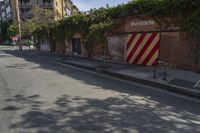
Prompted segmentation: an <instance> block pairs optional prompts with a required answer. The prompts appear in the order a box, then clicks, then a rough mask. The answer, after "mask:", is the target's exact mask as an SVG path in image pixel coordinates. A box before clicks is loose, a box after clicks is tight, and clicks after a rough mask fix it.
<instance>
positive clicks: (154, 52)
mask: <svg viewBox="0 0 200 133" xmlns="http://www.w3.org/2000/svg"><path fill="white" fill-rule="evenodd" d="M128 39H129V40H128V43H127V62H128V63H130V64H140V65H147V66H152V65H154V64H155V63H156V61H157V59H158V56H159V47H160V33H135V34H132V35H130V36H129V38H128Z"/></svg>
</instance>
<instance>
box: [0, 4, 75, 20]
mask: <svg viewBox="0 0 200 133" xmlns="http://www.w3.org/2000/svg"><path fill="white" fill-rule="evenodd" d="M16 5H17V4H16V0H3V2H1V4H0V16H1V20H2V21H11V20H16V18H17V17H16V16H17V6H16ZM34 5H37V6H39V7H41V8H45V9H50V10H54V11H57V12H58V13H59V17H55V19H57V20H58V19H61V18H63V17H66V16H70V15H72V14H74V13H77V12H79V9H78V8H77V7H76V6H75V5H74V4H73V2H72V1H71V0H19V7H18V8H19V12H20V17H21V19H30V18H31V17H32V16H33V13H32V9H33V6H34Z"/></svg>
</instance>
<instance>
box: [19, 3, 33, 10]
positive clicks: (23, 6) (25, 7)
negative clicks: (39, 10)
mask: <svg viewBox="0 0 200 133" xmlns="http://www.w3.org/2000/svg"><path fill="white" fill-rule="evenodd" d="M19 8H21V9H22V8H23V9H27V8H32V4H31V3H26V4H25V3H23V4H19Z"/></svg>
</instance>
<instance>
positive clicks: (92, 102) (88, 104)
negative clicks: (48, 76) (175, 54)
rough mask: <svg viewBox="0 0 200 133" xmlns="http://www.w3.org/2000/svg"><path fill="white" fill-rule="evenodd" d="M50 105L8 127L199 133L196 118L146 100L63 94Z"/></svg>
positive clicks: (42, 131) (51, 131)
mask: <svg viewBox="0 0 200 133" xmlns="http://www.w3.org/2000/svg"><path fill="white" fill-rule="evenodd" d="M18 102H22V104H24V102H23V101H18ZM53 104H54V106H55V107H52V108H48V109H41V108H40V107H41V106H43V105H42V104H39V105H38V108H37V109H32V110H29V111H27V112H26V113H24V114H22V115H21V121H19V122H16V123H14V124H12V125H11V126H10V128H12V129H17V128H24V129H35V130H37V132H36V133H67V132H69V133H79V132H80V133H111V132H113V133H114V132H117V133H169V132H177V133H178V132H180V133H197V132H200V124H199V123H198V122H196V123H195V121H198V120H199V118H197V117H195V116H193V115H190V114H189V113H187V112H180V111H177V110H174V108H173V107H170V106H167V107H166V106H160V105H159V104H158V103H155V102H153V101H151V100H149V101H148V99H139V98H137V97H135V98H134V97H132V98H130V97H125V96H121V97H120V98H112V97H111V98H107V99H103V100H98V99H88V98H80V97H70V96H68V95H63V96H61V97H59V98H57V100H56V101H55V102H54V103H53ZM26 106H33V104H28V103H27V105H26ZM183 118H184V119H183Z"/></svg>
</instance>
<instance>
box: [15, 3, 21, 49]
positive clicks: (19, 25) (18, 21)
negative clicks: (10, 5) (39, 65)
mask: <svg viewBox="0 0 200 133" xmlns="http://www.w3.org/2000/svg"><path fill="white" fill-rule="evenodd" d="M16 12H17V23H18V30H19V50H20V51H22V45H21V37H22V35H21V34H22V32H21V20H20V14H19V1H18V0H16Z"/></svg>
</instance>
